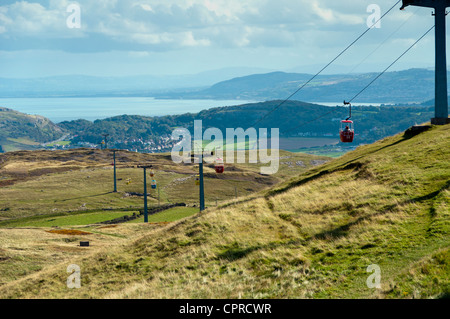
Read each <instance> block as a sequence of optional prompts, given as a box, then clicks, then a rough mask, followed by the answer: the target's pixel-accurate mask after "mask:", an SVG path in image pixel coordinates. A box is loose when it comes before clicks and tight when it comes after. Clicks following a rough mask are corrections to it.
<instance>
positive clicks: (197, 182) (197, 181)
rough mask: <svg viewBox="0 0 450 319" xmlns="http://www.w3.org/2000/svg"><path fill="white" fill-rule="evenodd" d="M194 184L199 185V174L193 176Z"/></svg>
mask: <svg viewBox="0 0 450 319" xmlns="http://www.w3.org/2000/svg"><path fill="white" fill-rule="evenodd" d="M195 185H197V186H199V185H200V175H196V176H195Z"/></svg>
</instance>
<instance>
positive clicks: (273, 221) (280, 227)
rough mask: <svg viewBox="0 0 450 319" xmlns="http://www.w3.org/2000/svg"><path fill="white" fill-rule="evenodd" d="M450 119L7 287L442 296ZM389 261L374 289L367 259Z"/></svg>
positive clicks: (63, 294) (46, 294) (184, 294)
mask: <svg viewBox="0 0 450 319" xmlns="http://www.w3.org/2000/svg"><path fill="white" fill-rule="evenodd" d="M449 143H450V126H448V125H447V126H441V127H431V126H430V128H429V129H428V130H427V131H425V132H422V133H420V134H416V133H415V132H411V131H408V132H407V133H405V134H400V135H397V136H394V137H389V138H386V139H384V140H382V141H379V142H377V143H374V144H372V145H366V146H361V147H359V148H358V149H356V150H355V151H354V152H351V153H348V154H346V155H345V156H343V157H341V158H339V159H336V160H334V161H331V162H329V163H327V164H324V165H323V166H321V167H317V168H313V169H311V170H309V171H307V172H305V173H304V174H301V175H299V176H297V177H294V178H293V179H291V180H290V181H287V182H286V183H284V184H282V185H280V186H277V187H276V188H274V189H272V190H269V191H264V192H263V194H262V195H251V196H249V197H247V198H245V199H243V200H241V201H240V202H239V203H236V204H234V203H230V204H227V205H223V206H221V207H219V208H214V209H209V210H207V212H206V213H204V214H201V215H196V216H193V217H190V218H186V219H184V220H182V221H180V222H177V223H173V224H170V225H168V226H166V227H164V228H162V229H159V230H155V231H154V232H152V233H149V234H145V235H144V236H143V237H141V238H140V239H137V240H133V241H132V242H128V243H126V244H123V246H117V247H114V248H112V249H109V250H106V249H105V250H103V251H100V252H97V253H95V254H93V255H91V256H89V257H84V258H79V259H75V258H74V260H73V261H72V263H76V264H78V265H80V267H81V271H82V287H81V288H80V289H76V290H69V289H67V287H66V279H67V276H68V275H67V273H66V267H67V264H61V265H57V266H54V267H50V268H47V269H44V270H43V271H42V272H39V273H37V274H35V275H32V276H29V277H25V278H23V280H20V281H17V282H12V283H10V284H7V285H4V286H2V287H0V296H1V297H3V298H11V297H12V298H25V297H26V298H29V297H31V298H55V297H56V298H86V297H92V298H110V297H115V298H429V297H431V298H439V297H445V296H447V297H448V295H449V293H450V282H449V273H450V265H449V264H450V258H449V244H450V240H449V232H450V222H449V217H450V216H449V215H450V212H449V196H450V191H449V186H450V163H449V160H448V159H449V158H450V157H449ZM373 264H376V265H378V266H379V267H380V269H381V289H371V288H368V286H367V285H366V280H367V279H368V277H369V275H370V274H371V273H368V272H367V271H366V270H367V268H368V266H370V265H373Z"/></svg>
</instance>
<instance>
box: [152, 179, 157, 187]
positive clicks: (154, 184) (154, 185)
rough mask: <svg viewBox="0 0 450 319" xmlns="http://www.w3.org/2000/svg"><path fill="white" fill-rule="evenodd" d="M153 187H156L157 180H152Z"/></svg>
mask: <svg viewBox="0 0 450 319" xmlns="http://www.w3.org/2000/svg"><path fill="white" fill-rule="evenodd" d="M152 189H156V181H155V180H152Z"/></svg>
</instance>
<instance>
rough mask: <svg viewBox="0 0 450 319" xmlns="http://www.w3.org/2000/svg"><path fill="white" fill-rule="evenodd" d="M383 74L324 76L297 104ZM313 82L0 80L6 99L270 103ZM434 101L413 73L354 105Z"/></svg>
mask: <svg viewBox="0 0 450 319" xmlns="http://www.w3.org/2000/svg"><path fill="white" fill-rule="evenodd" d="M251 73H253V74H251ZM247 74H251V75H247ZM377 75H378V73H362V74H337V75H320V76H318V77H316V78H315V79H314V81H312V82H311V83H310V84H309V85H308V86H306V87H305V88H304V89H303V90H301V91H300V92H299V93H298V94H296V95H295V96H294V97H293V99H294V100H302V101H309V102H323V103H325V102H340V101H343V100H344V99H345V100H349V99H351V98H352V97H354V96H355V95H356V94H357V93H358V92H359V91H360V90H361V89H363V88H364V87H365V86H366V85H367V84H368V83H370V82H371V81H372V80H373V79H374V78H375V77H376V76H377ZM311 77H312V75H311V74H306V73H285V72H270V73H267V70H265V69H255V68H236V69H234V68H231V69H230V68H229V69H222V70H215V71H210V72H203V73H199V74H195V75H161V76H158V75H155V76H151V75H149V76H130V77H92V76H81V75H77V76H58V77H47V78H37V79H5V78H0V96H1V97H57V96H59V97H60V96H78V97H81V96H99V97H100V96H111V97H114V96H117V97H119V96H121V97H123V96H136V97H141V96H142V97H155V98H162V99H225V100H254V101H269V100H279V99H285V98H287V97H288V96H290V95H291V94H292V93H294V92H295V91H296V90H297V89H298V88H299V87H300V86H302V85H303V84H304V83H305V82H306V81H308V80H309V79H310V78H311ZM432 98H434V71H433V70H430V69H409V70H405V71H396V72H387V73H386V74H384V75H383V76H381V77H380V78H379V79H378V80H377V81H375V83H374V84H373V85H372V86H371V87H369V88H368V89H367V90H366V91H364V92H363V93H362V94H361V95H360V96H358V98H357V99H356V100H355V101H354V102H355V103H358V102H360V103H385V104H391V103H392V104H396V103H422V102H424V101H427V100H430V99H432Z"/></svg>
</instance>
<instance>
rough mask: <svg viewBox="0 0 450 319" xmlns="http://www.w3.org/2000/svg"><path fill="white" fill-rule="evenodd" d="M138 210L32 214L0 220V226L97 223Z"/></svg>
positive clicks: (61, 225)
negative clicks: (14, 218) (56, 214)
mask: <svg viewBox="0 0 450 319" xmlns="http://www.w3.org/2000/svg"><path fill="white" fill-rule="evenodd" d="M133 213H139V212H138V211H129V212H124V211H116V212H114V211H112V212H109V211H101V212H86V213H83V212H76V213H65V214H63V215H61V216H55V215H47V216H33V217H28V218H20V219H17V220H7V221H3V222H0V227H5V228H9V227H63V226H81V225H90V224H97V223H101V222H104V221H108V220H113V219H116V218H119V217H122V216H131V215H132V214H133Z"/></svg>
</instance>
